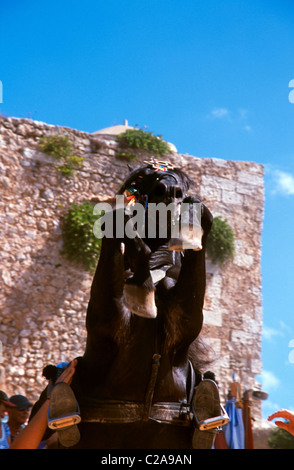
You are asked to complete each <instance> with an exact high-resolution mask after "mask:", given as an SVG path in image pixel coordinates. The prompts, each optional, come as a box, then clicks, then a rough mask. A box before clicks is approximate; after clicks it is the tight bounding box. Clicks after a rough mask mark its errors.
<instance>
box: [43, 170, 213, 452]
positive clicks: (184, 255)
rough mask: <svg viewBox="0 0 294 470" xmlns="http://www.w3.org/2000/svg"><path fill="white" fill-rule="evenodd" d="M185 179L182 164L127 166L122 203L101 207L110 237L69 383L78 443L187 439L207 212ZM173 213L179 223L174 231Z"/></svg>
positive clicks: (171, 444) (155, 443)
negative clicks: (161, 210)
mask: <svg viewBox="0 0 294 470" xmlns="http://www.w3.org/2000/svg"><path fill="white" fill-rule="evenodd" d="M191 186H192V182H191V180H190V179H189V177H188V176H187V175H186V174H184V173H183V172H182V171H181V170H179V169H176V168H173V167H171V165H169V164H165V163H160V162H156V161H153V162H151V163H146V165H144V166H141V167H140V168H138V169H135V170H132V171H131V172H130V174H129V176H128V178H127V179H126V181H125V183H124V184H123V186H122V187H121V189H120V191H119V195H121V196H123V198H124V201H126V206H124V207H123V208H122V207H121V208H117V207H116V208H114V209H113V211H110V212H108V213H105V215H104V222H103V223H104V228H105V227H106V225H107V224H108V223H110V222H111V223H112V228H113V233H114V236H111V235H110V236H107V235H104V237H103V240H102V247H101V253H100V257H99V262H98V265H97V269H96V272H95V275H94V279H93V283H92V287H91V295H90V301H89V304H88V310H87V318H86V327H87V344H86V350H85V353H84V355H83V357H81V358H79V360H78V366H77V369H76V373H75V375H74V378H73V382H72V385H71V387H72V389H73V391H74V393H75V396H76V398H77V401H78V403H79V406H80V410H81V417H82V421H81V423H80V424H79V431H80V436H81V438H80V442H79V443H78V444H77V445H76V446H75V447H76V448H92V449H95V448H104V449H109V448H116V449H127V448H131V449H136V448H146V449H148V448H149V449H151V448H153V449H156V448H157V449H158V448H166V449H167V448H177V449H180V448H185V449H189V448H192V435H193V429H194V424H193V422H192V419H191V412H190V403H191V393H192V391H193V388H194V386H195V383H196V382H197V380H201V375H200V372H201V366H200V365H199V364H200V357H199V356H198V355H197V338H198V336H199V333H200V331H201V328H202V322H203V314H202V308H203V301H204V295H205V277H206V275H205V245H206V238H207V235H208V233H209V231H210V228H211V225H212V215H211V213H210V212H209V210H208V209H207V208H206V207H205V205H204V204H202V203H201V201H200V200H199V199H198V198H197V197H195V196H191V195H188V194H187V193H188V190H189V188H191ZM134 203H137V204H140V205H142V207H143V208H144V209H143V212H142V211H141V215H140V217H141V219H142V222H140V221H139V218H137V219H136V218H135V217H134V212H132V204H134ZM159 203H164V204H165V205H169V204H172V206H171V207H173V210H171V211H169V212H166V219H165V223H164V224H163V225H164V228H165V229H166V233H163V234H162V233H159V232H160V223H161V222H160V221H159V216H158V212H156V213H155V216H154V213H153V214H151V207H158V204H159ZM183 203H186V207H187V206H188V219H189V224H190V226H191V220H192V219H191V217H192V212H193V208H194V207H195V205H196V206H197V207H200V209H201V227H200V228H201V235H202V237H200V240H199V237H198V239H195V236H194V235H192V237H191V236H190V235H189V236H190V238H189V240H186V239H185V235H183V230H181V223H180V222H181V218H183V213H182V212H181V207H183V205H182V204H183ZM152 204H153V205H154V204H156V205H157V206H152ZM142 214H143V217H142ZM150 214H151V215H150ZM119 221H122V223H123V227H124V228H126V226H127V224H129V228H130V230H131V234H132V236H131V237H130V236H127V235H126V231H123V233H121V226H119V225H118V224H119ZM134 221H135V223H134ZM176 222H179V224H178V227H180V230H179V233H178V234H176V236H175V237H174V236H173V229H174V227H175V223H176ZM152 225H154V226H152ZM161 225H162V223H161ZM186 229H187V227H186ZM106 232H107V231H106V230H105V233H106ZM143 232H144V233H143ZM150 233H151V234H152V236H150ZM186 233H187V230H186ZM191 233H192V232H191ZM196 238H197V237H196ZM201 238H202V240H201ZM200 244H202V248H201V245H200ZM44 396H45V392H43V394H42V396H41V399H40V400H39V402H37V404H36V406H35V410H34V412H35V411H36V409H37V408H38V407H39V406H40V403H41V402H42V399H43V397H44Z"/></svg>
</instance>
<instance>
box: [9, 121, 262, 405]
mask: <svg viewBox="0 0 294 470" xmlns="http://www.w3.org/2000/svg"><path fill="white" fill-rule="evenodd" d="M57 132H58V133H60V134H62V135H67V136H68V137H69V138H70V140H71V141H72V143H73V146H74V149H75V154H77V155H80V156H83V157H84V163H83V166H82V167H81V169H80V170H79V171H77V172H76V173H75V175H74V177H73V178H71V179H67V178H65V177H63V176H61V175H60V174H59V173H58V172H56V161H55V160H54V159H53V158H51V157H48V156H47V155H45V154H43V153H40V152H39V151H38V143H39V139H40V137H42V136H43V135H48V134H52V133H57ZM115 149H116V142H115V140H114V138H113V137H110V136H103V135H95V136H94V135H93V134H88V133H85V132H81V131H77V130H74V129H69V128H64V127H57V126H51V125H48V124H45V123H41V122H36V121H32V120H29V119H18V118H1V121H0V157H1V170H0V188H1V212H0V217H1V225H0V230H1V245H2V249H1V260H0V273H1V274H0V276H1V277H0V280H1V292H0V308H1V319H0V320H1V323H0V341H1V343H2V356H3V357H2V361H1V364H0V388H1V389H4V390H6V392H7V393H8V394H14V393H24V394H26V395H27V396H28V397H29V398H30V399H31V400H35V399H36V398H37V397H38V395H39V393H40V391H41V390H42V389H43V387H44V386H45V381H44V379H43V378H42V369H43V367H44V366H45V365H47V364H48V363H53V364H54V363H58V362H60V361H67V360H70V359H72V358H73V357H75V356H78V355H80V354H83V351H84V347H85V339H86V331H85V314H86V308H87V302H88V299H89V292H90V286H91V280H92V275H90V274H89V273H87V272H85V271H84V270H82V269H81V268H79V267H78V266H75V265H74V264H72V263H70V262H69V261H67V260H66V259H65V258H64V257H63V256H62V255H61V254H60V250H61V248H62V237H61V230H60V220H61V217H62V215H63V214H64V213H65V212H66V210H67V208H68V206H69V204H70V203H71V202H82V201H85V200H88V199H89V198H91V197H95V196H97V195H99V197H101V198H103V197H106V196H113V195H114V194H115V193H116V191H117V189H118V187H119V186H120V183H121V182H122V181H123V179H124V178H125V176H126V175H127V173H128V168H127V165H126V163H125V162H122V161H120V160H118V159H117V158H116V157H115ZM144 159H146V155H141V156H139V157H138V163H139V162H140V161H143V160H144ZM169 159H170V161H171V162H173V163H175V164H176V165H177V166H179V167H180V168H182V169H183V170H184V171H185V172H186V173H188V174H189V176H190V177H191V178H192V179H193V180H194V181H195V183H196V187H197V191H198V195H200V197H201V199H202V200H203V202H204V203H205V204H206V205H207V206H208V207H209V208H210V210H211V212H212V213H213V215H214V216H218V215H221V216H222V217H223V218H225V219H226V220H227V221H228V223H229V224H230V226H231V227H232V228H233V231H234V233H235V237H236V241H235V251H236V255H235V259H234V261H231V262H228V263H227V264H226V265H225V266H223V267H221V268H219V267H216V266H215V265H213V264H212V263H211V262H210V261H209V260H207V293H206V300H205V307H204V315H205V324H204V328H203V331H202V337H203V338H204V340H205V342H206V343H207V344H208V345H209V346H210V347H211V359H212V360H213V361H214V362H213V364H212V365H211V367H210V368H211V369H212V370H214V371H215V373H216V374H217V377H218V380H219V386H220V391H221V393H222V397H223V398H224V397H225V396H226V393H227V390H228V388H229V386H230V383H231V381H232V374H233V372H235V374H236V377H237V378H238V379H239V380H240V381H241V384H242V387H243V389H247V388H252V387H256V386H257V385H258V384H257V383H256V380H255V377H254V376H255V375H256V374H260V373H261V368H262V364H261V330H262V299H261V272H260V256H261V231H262V220H263V203H264V196H263V168H262V166H261V165H258V164H255V163H252V162H238V161H225V160H220V159H214V158H211V159H208V158H205V159H204V158H196V157H193V156H189V155H181V154H171V155H170V157H169Z"/></svg>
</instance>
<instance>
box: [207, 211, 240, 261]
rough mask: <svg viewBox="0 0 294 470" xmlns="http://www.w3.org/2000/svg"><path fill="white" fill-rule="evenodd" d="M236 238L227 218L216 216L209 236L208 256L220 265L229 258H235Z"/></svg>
mask: <svg viewBox="0 0 294 470" xmlns="http://www.w3.org/2000/svg"><path fill="white" fill-rule="evenodd" d="M234 240H235V236H234V232H233V230H232V228H231V227H230V226H229V224H228V223H227V222H226V220H223V219H222V218H221V217H215V218H214V219H213V224H212V228H211V231H210V233H209V235H208V237H207V247H206V252H207V256H208V257H209V258H210V259H211V261H212V262H213V263H214V264H217V265H219V266H221V265H222V264H223V263H225V262H226V261H228V260H229V259H234V253H235V249H234Z"/></svg>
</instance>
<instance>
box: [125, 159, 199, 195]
mask: <svg viewBox="0 0 294 470" xmlns="http://www.w3.org/2000/svg"><path fill="white" fill-rule="evenodd" d="M129 169H130V173H129V175H128V177H127V178H126V180H125V181H124V183H123V184H122V186H121V188H120V189H119V191H118V194H123V193H124V191H125V190H126V189H127V188H128V187H129V186H131V184H132V183H134V182H136V181H139V180H140V179H141V178H143V176H146V175H148V174H154V173H155V168H154V167H153V166H152V163H150V164H147V165H142V166H140V167H138V168H135V169H131V168H130V167H129ZM166 171H167V172H168V173H174V174H176V175H177V176H178V177H179V178H180V180H181V182H182V184H183V187H184V190H185V191H188V189H190V188H193V187H194V186H195V182H194V181H193V180H192V179H191V178H190V177H189V176H188V175H187V174H186V173H185V172H184V171H183V170H181V169H180V168H172V169H167V170H166Z"/></svg>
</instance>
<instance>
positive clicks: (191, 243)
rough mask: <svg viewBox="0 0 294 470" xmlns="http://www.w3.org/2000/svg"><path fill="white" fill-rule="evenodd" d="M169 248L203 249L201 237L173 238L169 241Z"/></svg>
mask: <svg viewBox="0 0 294 470" xmlns="http://www.w3.org/2000/svg"><path fill="white" fill-rule="evenodd" d="M168 248H169V249H170V250H172V251H184V250H194V251H200V250H202V243H201V240H199V239H197V238H196V239H195V238H194V239H193V238H191V239H190V240H189V239H187V240H184V239H183V238H171V239H170V241H169V242H168Z"/></svg>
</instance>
